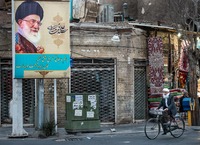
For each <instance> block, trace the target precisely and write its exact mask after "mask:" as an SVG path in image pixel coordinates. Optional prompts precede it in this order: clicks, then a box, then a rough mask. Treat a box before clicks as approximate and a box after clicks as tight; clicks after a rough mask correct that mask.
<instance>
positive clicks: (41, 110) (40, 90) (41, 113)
mask: <svg viewBox="0 0 200 145" xmlns="http://www.w3.org/2000/svg"><path fill="white" fill-rule="evenodd" d="M38 95H39V99H38V107H39V109H38V116H39V117H38V126H39V129H42V125H43V123H44V80H43V79H39V88H38Z"/></svg>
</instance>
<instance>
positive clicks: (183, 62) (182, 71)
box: [179, 40, 189, 88]
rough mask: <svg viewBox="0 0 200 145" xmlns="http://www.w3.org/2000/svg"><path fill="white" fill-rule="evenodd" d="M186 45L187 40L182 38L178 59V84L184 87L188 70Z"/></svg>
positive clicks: (187, 44) (187, 45)
mask: <svg viewBox="0 0 200 145" xmlns="http://www.w3.org/2000/svg"><path fill="white" fill-rule="evenodd" d="M188 47H189V42H188V41H186V40H183V41H182V42H181V55H180V60H179V85H180V88H185V87H186V79H187V75H188V71H189V59H188Z"/></svg>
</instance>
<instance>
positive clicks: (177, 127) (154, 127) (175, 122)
mask: <svg viewBox="0 0 200 145" xmlns="http://www.w3.org/2000/svg"><path fill="white" fill-rule="evenodd" d="M162 116H163V115H162V111H160V110H156V118H150V119H148V120H147V121H146V123H145V127H144V132H145V135H146V137H147V138H148V139H150V140H153V139H156V138H157V136H158V135H159V134H160V130H161V129H160V128H161V125H166V126H167V129H168V131H169V132H170V134H171V135H172V136H173V137H174V138H179V137H181V136H182V135H183V133H184V131H185V122H184V120H183V119H182V118H181V117H180V116H175V117H173V116H170V119H169V123H163V122H162V119H161V118H162Z"/></svg>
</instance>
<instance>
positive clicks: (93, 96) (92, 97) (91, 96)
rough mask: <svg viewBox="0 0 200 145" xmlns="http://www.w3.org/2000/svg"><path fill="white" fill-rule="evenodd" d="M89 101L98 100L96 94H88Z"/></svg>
mask: <svg viewBox="0 0 200 145" xmlns="http://www.w3.org/2000/svg"><path fill="white" fill-rule="evenodd" d="M88 101H90V102H96V95H88Z"/></svg>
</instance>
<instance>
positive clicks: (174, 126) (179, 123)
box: [169, 117, 185, 138]
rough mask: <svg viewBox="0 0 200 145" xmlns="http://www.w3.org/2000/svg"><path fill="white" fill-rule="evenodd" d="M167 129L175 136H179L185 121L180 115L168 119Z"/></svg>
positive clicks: (183, 128) (181, 133) (182, 131)
mask: <svg viewBox="0 0 200 145" xmlns="http://www.w3.org/2000/svg"><path fill="white" fill-rule="evenodd" d="M169 131H170V133H171V135H172V136H173V137H175V138H179V137H180V136H182V135H183V133H184V131H185V122H184V120H183V119H182V118H181V117H175V118H174V119H172V120H171V121H170V126H169Z"/></svg>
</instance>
